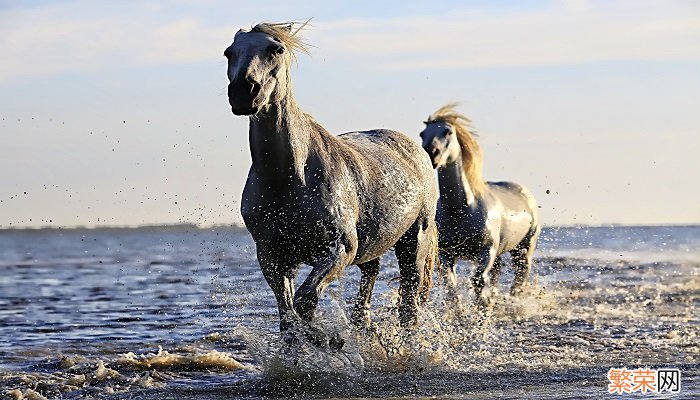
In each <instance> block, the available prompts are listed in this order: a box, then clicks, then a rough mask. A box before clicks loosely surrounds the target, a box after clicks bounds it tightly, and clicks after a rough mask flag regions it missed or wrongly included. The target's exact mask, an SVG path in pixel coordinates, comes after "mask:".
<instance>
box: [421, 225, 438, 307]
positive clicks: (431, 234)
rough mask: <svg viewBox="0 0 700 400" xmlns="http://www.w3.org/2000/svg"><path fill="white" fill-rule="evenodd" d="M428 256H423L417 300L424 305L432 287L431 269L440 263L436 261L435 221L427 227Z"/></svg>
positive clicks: (436, 238) (436, 235) (436, 233)
mask: <svg viewBox="0 0 700 400" xmlns="http://www.w3.org/2000/svg"><path fill="white" fill-rule="evenodd" d="M427 230H428V232H426V233H427V236H428V241H429V243H428V254H426V256H425V263H424V264H423V280H422V282H421V285H420V288H419V299H420V304H424V303H425V302H426V301H428V297H429V296H430V288H431V287H432V286H433V269H434V268H435V265H436V264H439V263H440V260H439V259H438V231H437V226H436V225H435V220H431V221H430V223H429V225H428V229H427Z"/></svg>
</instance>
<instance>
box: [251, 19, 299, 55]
mask: <svg viewBox="0 0 700 400" xmlns="http://www.w3.org/2000/svg"><path fill="white" fill-rule="evenodd" d="M309 21H311V20H310V19H309V20H307V21H306V22H303V23H302V22H261V23H259V24H257V25H255V26H254V27H252V28H251V32H261V33H265V34H268V35H270V36H272V37H273V38H275V39H277V40H278V41H279V42H280V43H282V44H283V45H284V46H285V47H286V48H287V49H289V50H290V52H291V54H292V58H295V59H296V52H302V53H304V54H309V46H310V45H309V44H308V43H306V42H305V41H304V39H303V38H302V37H301V36H300V35H299V32H300V31H301V30H302V29H304V28H305V27H306V25H308V23H309ZM295 28H296V29H295Z"/></svg>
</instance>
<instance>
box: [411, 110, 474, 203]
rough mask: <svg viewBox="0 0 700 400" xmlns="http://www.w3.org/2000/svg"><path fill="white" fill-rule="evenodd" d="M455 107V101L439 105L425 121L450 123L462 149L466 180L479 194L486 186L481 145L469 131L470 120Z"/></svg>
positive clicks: (427, 122)
mask: <svg viewBox="0 0 700 400" xmlns="http://www.w3.org/2000/svg"><path fill="white" fill-rule="evenodd" d="M455 107H457V103H449V104H446V105H444V106H442V107H440V108H439V109H438V110H437V111H435V112H434V113H433V114H432V115H431V116H429V117H428V120H427V121H425V123H426V124H429V123H434V122H445V123H448V124H450V125H452V127H453V128H454V130H455V133H456V134H457V142H458V143H459V147H460V148H461V150H462V164H463V166H464V174H465V175H466V177H467V182H469V186H470V187H471V189H472V192H474V194H475V195H480V194H482V193H483V190H484V188H485V187H486V182H484V177H483V173H482V170H483V166H484V160H483V156H482V154H481V147H480V146H479V143H478V142H477V141H476V139H475V138H474V136H476V134H474V133H472V132H470V131H469V125H470V124H471V121H470V120H469V118H467V117H465V116H464V115H462V114H460V113H459V112H457V111H455Z"/></svg>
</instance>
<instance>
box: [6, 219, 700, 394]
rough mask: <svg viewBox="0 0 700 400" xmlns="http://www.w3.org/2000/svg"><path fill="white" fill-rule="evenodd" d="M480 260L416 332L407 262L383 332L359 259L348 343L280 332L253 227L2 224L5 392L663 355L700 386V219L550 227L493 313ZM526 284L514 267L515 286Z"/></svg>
mask: <svg viewBox="0 0 700 400" xmlns="http://www.w3.org/2000/svg"><path fill="white" fill-rule="evenodd" d="M469 269H470V268H469V266H467V265H460V267H459V270H460V272H461V273H460V276H461V280H462V282H463V288H462V291H461V293H460V297H461V299H460V300H461V302H460V303H459V304H457V305H455V304H453V303H452V302H449V301H445V300H446V297H445V296H443V291H442V288H441V287H440V286H439V285H437V286H436V287H434V289H433V291H432V293H431V302H430V303H429V305H428V306H427V307H426V308H425V309H424V311H423V312H422V315H421V321H422V323H421V326H420V327H419V328H418V329H417V330H416V332H414V334H413V335H412V336H411V337H406V336H405V335H404V334H403V331H402V330H401V329H398V327H397V325H398V323H397V318H396V309H395V306H396V289H397V284H396V282H395V280H393V279H392V278H394V277H396V276H398V268H397V264H396V260H395V258H394V257H393V256H392V255H391V254H389V255H387V256H386V257H385V258H384V260H383V262H382V270H381V274H380V278H379V279H380V281H379V282H378V285H377V288H376V292H375V296H374V298H373V321H374V322H375V323H376V325H375V331H376V333H375V334H363V333H359V332H356V331H354V330H353V329H352V328H350V327H349V325H348V323H347V319H346V315H347V312H348V309H349V306H350V304H351V299H352V295H353V294H354V293H355V291H356V289H357V286H356V285H357V281H358V273H357V269H356V268H355V267H350V268H348V269H347V271H346V273H345V275H344V276H343V277H342V279H341V281H340V283H338V284H334V285H333V286H331V287H330V288H329V290H328V291H327V295H326V296H325V297H324V299H323V301H322V302H321V304H320V308H319V311H318V312H317V319H318V322H317V324H318V326H319V327H320V328H321V329H324V330H325V331H327V332H329V333H335V334H337V335H341V336H343V337H344V338H345V340H346V344H345V346H344V347H343V349H341V350H340V351H336V350H329V349H318V348H316V347H314V346H313V345H310V344H307V343H303V342H302V343H300V344H299V345H297V346H293V347H289V346H287V345H285V344H283V343H282V342H281V341H280V340H279V337H278V333H277V310H276V305H275V302H274V299H273V296H272V293H271V291H270V289H269V288H268V287H267V285H266V283H265V281H264V279H263V278H262V276H261V274H260V271H259V268H258V265H257V261H256V258H255V246H254V243H253V242H252V240H251V238H250V236H249V235H248V234H247V233H246V232H245V231H241V230H239V229H234V228H217V229H209V230H205V229H202V230H200V229H194V228H190V227H171V228H144V229H97V230H80V229H76V230H41V231H17V230H15V231H0V271H1V272H2V273H1V274H0V396H5V397H7V398H22V397H23V396H24V398H42V397H39V396H43V397H45V398H66V399H71V398H94V397H100V398H115V399H127V398H150V399H159V398H162V399H170V398H179V399H190V398H191V399H194V398H197V399H199V398H227V399H228V398H239V397H245V398H256V397H270V398H289V397H297V398H328V397H333V398H348V397H364V398H375V397H391V398H403V397H411V398H414V397H426V398H427V397H431V398H434V397H437V398H455V397H458V398H459V397H469V398H477V399H491V398H520V397H528V398H551V397H555V398H601V397H605V396H607V385H608V383H609V382H608V379H607V375H606V374H607V371H608V369H609V368H611V367H627V368H628V369H631V368H638V367H646V366H648V367H651V368H661V367H674V368H679V369H680V370H681V371H682V374H683V375H682V376H683V378H682V390H681V393H680V394H678V395H674V396H669V395H664V396H661V397H662V398H667V397H673V398H694V397H695V398H696V397H697V396H698V395H700V362H699V360H700V316H699V314H698V310H699V309H700V308H699V307H698V306H699V305H700V226H687V227H599V228H559V229H555V228H548V229H545V230H544V232H543V235H542V238H541V241H540V245H539V247H538V251H537V254H536V265H535V268H534V271H533V274H532V276H531V284H530V286H529V288H528V289H527V290H526V292H525V293H524V295H523V296H521V297H519V298H511V297H510V296H508V295H506V294H500V295H498V296H497V297H496V302H495V305H494V308H493V310H492V311H491V312H490V313H489V314H488V315H486V316H484V317H482V316H480V315H479V314H477V313H475V312H474V310H472V308H471V304H472V302H473V295H472V294H471V292H470V291H469V290H468V289H467V282H468V278H467V274H468V272H469ZM307 271H308V270H307ZM304 272H305V270H302V274H303V273H304ZM511 280H512V273H511V272H510V271H509V269H508V268H507V267H504V274H503V276H502V278H501V292H503V293H506V292H507V287H508V285H509V284H510V282H511ZM636 396H637V397H641V395H640V394H637V395H636ZM646 397H649V396H648V395H647V396H646Z"/></svg>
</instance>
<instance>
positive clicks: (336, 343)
mask: <svg viewBox="0 0 700 400" xmlns="http://www.w3.org/2000/svg"><path fill="white" fill-rule="evenodd" d="M344 345H345V339H343V338H342V337H341V336H340V335H333V336H331V338H330V339H329V340H328V347H330V348H331V349H333V350H340V349H342V348H343V346H344Z"/></svg>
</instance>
